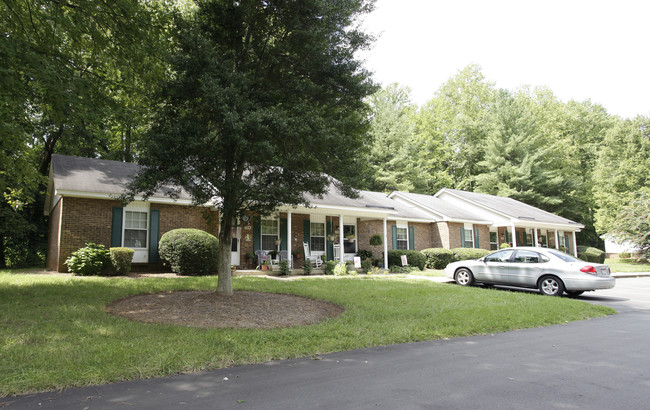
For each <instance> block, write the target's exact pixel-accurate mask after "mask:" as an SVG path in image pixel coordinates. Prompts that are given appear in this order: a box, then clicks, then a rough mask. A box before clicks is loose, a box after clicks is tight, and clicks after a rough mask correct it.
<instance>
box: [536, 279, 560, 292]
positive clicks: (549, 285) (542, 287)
mask: <svg viewBox="0 0 650 410" xmlns="http://www.w3.org/2000/svg"><path fill="white" fill-rule="evenodd" d="M538 288H539V291H540V292H542V295H546V296H560V295H561V294H562V293H564V283H562V281H561V280H560V279H558V278H557V277H555V276H544V277H543V278H542V279H540V280H539V286H538Z"/></svg>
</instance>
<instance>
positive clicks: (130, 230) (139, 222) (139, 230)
mask: <svg viewBox="0 0 650 410" xmlns="http://www.w3.org/2000/svg"><path fill="white" fill-rule="evenodd" d="M147 216H148V213H147V212H135V211H125V212H124V246H125V247H127V248H146V247H147Z"/></svg>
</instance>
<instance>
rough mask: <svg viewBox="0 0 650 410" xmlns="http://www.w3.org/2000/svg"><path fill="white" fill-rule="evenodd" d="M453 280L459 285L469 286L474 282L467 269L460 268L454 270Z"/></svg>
mask: <svg viewBox="0 0 650 410" xmlns="http://www.w3.org/2000/svg"><path fill="white" fill-rule="evenodd" d="M455 280H456V283H458V284H459V285H460V286H471V285H472V284H473V283H474V275H472V272H470V271H469V269H466V268H460V269H458V270H457V271H456V275H455Z"/></svg>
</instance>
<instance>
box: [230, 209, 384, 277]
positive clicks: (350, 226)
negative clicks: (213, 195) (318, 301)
mask: <svg viewBox="0 0 650 410" xmlns="http://www.w3.org/2000/svg"><path fill="white" fill-rule="evenodd" d="M393 213H394V211H392V210H390V209H372V208H368V209H355V208H335V207H328V206H314V207H295V208H289V207H285V208H280V209H278V211H277V212H275V213H274V214H272V215H269V216H259V215H250V216H249V217H248V218H244V219H247V220H242V221H240V222H239V226H238V227H237V228H236V229H235V230H234V231H233V244H232V249H231V251H232V254H231V258H232V262H231V263H232V265H235V266H237V267H239V268H248V269H250V268H255V267H257V266H258V265H259V263H260V255H262V254H263V255H269V256H271V259H272V261H273V263H276V262H277V261H280V260H287V261H288V262H289V266H290V267H291V268H293V269H300V268H301V267H302V263H303V261H304V260H305V259H310V258H311V259H314V258H321V260H323V261H328V260H341V261H351V260H353V258H354V256H355V255H356V254H357V252H358V251H359V249H364V248H363V247H364V246H365V248H367V247H368V246H367V244H365V243H364V244H360V239H361V238H360V237H364V238H365V236H367V235H365V232H364V233H361V232H360V226H362V225H363V223H364V222H365V221H370V220H372V221H377V222H380V223H381V224H382V225H383V230H382V232H378V234H380V235H382V236H383V259H384V260H383V263H384V266H387V265H388V243H389V236H388V223H387V221H388V218H389V217H390V216H391V215H392V214H393ZM305 244H306V245H305ZM360 246H362V247H361V248H360ZM305 251H306V252H305ZM376 256H380V255H376Z"/></svg>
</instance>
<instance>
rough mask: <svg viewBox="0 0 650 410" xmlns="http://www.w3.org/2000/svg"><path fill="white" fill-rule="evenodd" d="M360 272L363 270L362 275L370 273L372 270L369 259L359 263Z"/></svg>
mask: <svg viewBox="0 0 650 410" xmlns="http://www.w3.org/2000/svg"><path fill="white" fill-rule="evenodd" d="M361 270H363V273H366V274H368V273H370V271H371V270H372V260H371V259H370V258H366V259H364V260H363V261H361Z"/></svg>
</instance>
